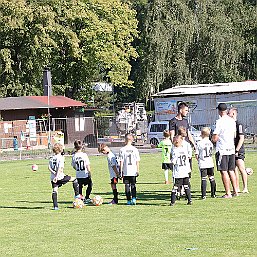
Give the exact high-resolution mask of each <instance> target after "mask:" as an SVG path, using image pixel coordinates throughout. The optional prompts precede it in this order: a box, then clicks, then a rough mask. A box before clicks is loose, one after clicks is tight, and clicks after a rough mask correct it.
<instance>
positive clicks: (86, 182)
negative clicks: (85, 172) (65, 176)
mask: <svg viewBox="0 0 257 257" xmlns="http://www.w3.org/2000/svg"><path fill="white" fill-rule="evenodd" d="M77 180H78V184H79V185H80V186H86V185H89V184H92V179H91V178H90V177H87V178H77Z"/></svg>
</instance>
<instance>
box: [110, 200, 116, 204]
mask: <svg viewBox="0 0 257 257" xmlns="http://www.w3.org/2000/svg"><path fill="white" fill-rule="evenodd" d="M113 204H117V203H115V201H114V199H112V200H111V201H110V202H109V205H113Z"/></svg>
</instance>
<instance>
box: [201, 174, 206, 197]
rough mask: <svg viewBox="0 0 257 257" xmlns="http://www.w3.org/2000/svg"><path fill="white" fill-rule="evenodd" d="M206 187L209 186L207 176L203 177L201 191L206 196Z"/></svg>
mask: <svg viewBox="0 0 257 257" xmlns="http://www.w3.org/2000/svg"><path fill="white" fill-rule="evenodd" d="M206 188H207V181H206V177H202V181H201V192H202V197H205V196H206Z"/></svg>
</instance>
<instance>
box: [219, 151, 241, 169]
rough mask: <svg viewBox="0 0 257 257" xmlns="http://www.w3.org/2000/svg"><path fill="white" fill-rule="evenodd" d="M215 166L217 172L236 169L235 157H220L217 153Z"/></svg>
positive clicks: (232, 155)
mask: <svg viewBox="0 0 257 257" xmlns="http://www.w3.org/2000/svg"><path fill="white" fill-rule="evenodd" d="M215 158H216V165H217V170H218V171H230V170H235V168H236V159H235V155H234V154H231V155H222V156H221V155H220V154H219V152H217V153H216V154H215Z"/></svg>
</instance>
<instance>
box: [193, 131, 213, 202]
mask: <svg viewBox="0 0 257 257" xmlns="http://www.w3.org/2000/svg"><path fill="white" fill-rule="evenodd" d="M209 136H210V129H209V128H207V127H204V128H202V130H201V137H202V140H200V141H199V142H198V143H197V147H196V155H195V156H196V159H197V160H198V165H199V169H200V174H201V192H202V199H203V200H205V199H206V187H207V176H208V177H209V181H210V183H211V197H213V198H215V197H216V182H215V178H214V163H213V159H212V152H213V144H212V142H211V141H210V140H209Z"/></svg>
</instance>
